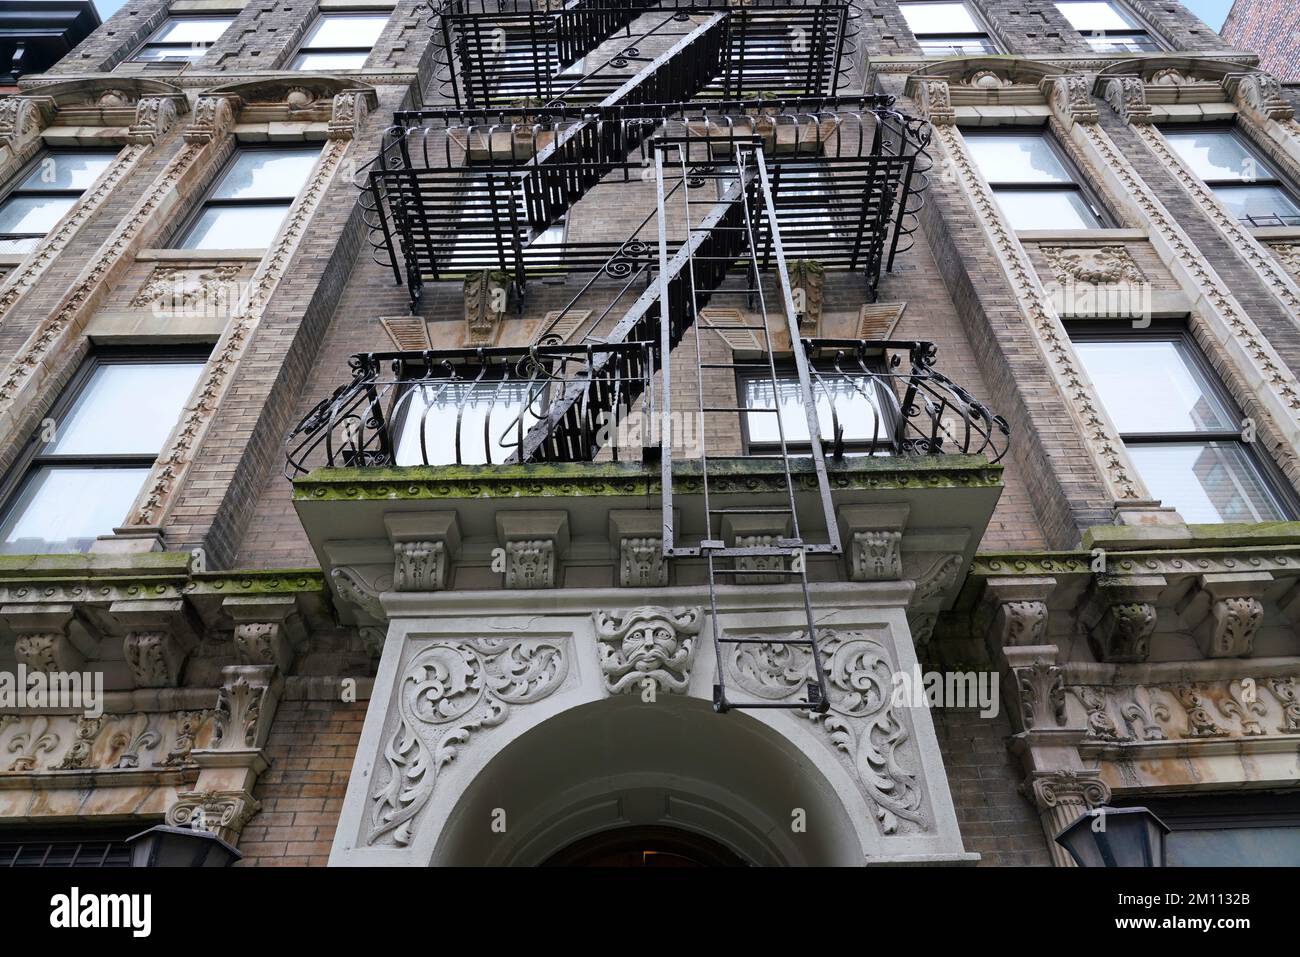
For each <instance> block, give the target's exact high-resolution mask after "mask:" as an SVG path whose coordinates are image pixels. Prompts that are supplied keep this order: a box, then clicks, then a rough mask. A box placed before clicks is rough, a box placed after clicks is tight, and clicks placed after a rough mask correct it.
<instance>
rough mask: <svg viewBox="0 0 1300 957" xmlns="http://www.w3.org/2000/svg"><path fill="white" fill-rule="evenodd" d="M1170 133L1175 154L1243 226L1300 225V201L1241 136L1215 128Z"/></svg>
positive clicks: (1171, 130) (1174, 130) (1171, 131)
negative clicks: (1245, 224)
mask: <svg viewBox="0 0 1300 957" xmlns="http://www.w3.org/2000/svg"><path fill="white" fill-rule="evenodd" d="M1164 134H1165V138H1166V139H1168V140H1169V145H1170V146H1172V147H1173V148H1174V152H1176V153H1177V154H1178V155H1179V156H1180V157H1182V160H1183V162H1184V163H1186V164H1187V165H1188V166H1189V167H1191V170H1192V172H1193V173H1195V174H1196V175H1197V176H1199V177H1200V178H1201V179H1202V180H1204V181H1205V185H1206V186H1208V187H1210V189H1211V190H1213V192H1214V195H1215V196H1216V197H1217V198H1218V200H1219V202H1221V203H1223V205H1224V206H1226V207H1228V211H1229V212H1231V213H1232V215H1234V216H1236V217H1237V218H1238V219H1239V220H1241V221H1242V222H1243V223H1247V224H1249V225H1251V226H1300V200H1297V198H1296V194H1295V193H1294V192H1292V190H1291V189H1290V188H1289V186H1288V185H1287V184H1286V183H1284V182H1283V181H1282V178H1281V177H1280V176H1278V174H1277V172H1276V171H1275V170H1274V169H1273V167H1272V166H1270V165H1269V164H1268V163H1266V162H1265V161H1264V160H1263V158H1261V157H1260V155H1259V154H1258V153H1256V152H1255V150H1254V149H1253V148H1252V147H1251V145H1250V143H1249V142H1248V141H1247V140H1246V138H1245V137H1244V136H1242V135H1241V134H1240V133H1239V132H1237V131H1236V130H1234V129H1230V128H1225V127H1218V128H1213V127H1211V128H1202V129H1195V130H1189V129H1170V130H1165V131H1164Z"/></svg>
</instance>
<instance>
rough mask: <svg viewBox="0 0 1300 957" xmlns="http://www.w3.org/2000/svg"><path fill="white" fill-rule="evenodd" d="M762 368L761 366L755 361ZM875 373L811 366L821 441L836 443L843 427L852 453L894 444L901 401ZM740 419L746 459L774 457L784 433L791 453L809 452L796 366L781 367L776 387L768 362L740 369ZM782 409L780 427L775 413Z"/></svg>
mask: <svg viewBox="0 0 1300 957" xmlns="http://www.w3.org/2000/svg"><path fill="white" fill-rule="evenodd" d="M755 364H756V365H758V364H759V363H755ZM871 371H873V370H868V369H865V368H864V369H856V368H848V369H846V371H845V372H837V371H836V370H835V369H833V368H831V367H829V366H828V367H825V368H823V367H820V366H813V367H812V369H811V376H810V384H811V386H812V392H813V403H814V405H815V406H816V407H817V423H818V426H819V427H820V429H819V431H820V437H821V439H822V440H823V441H824V442H832V441H834V438H835V429H837V428H838V429H840V430H842V431H841V437H842V440H843V442H844V447H845V448H846V449H848V450H850V451H859V452H868V451H874V452H876V453H877V454H879V453H880V452H882V451H887V450H889V449H890V448H891V446H892V444H893V438H894V431H895V429H896V426H897V420H898V401H897V399H896V397H895V396H894V394H893V393H892V392H890V391H889V388H888V387H887V386H886V385H885V384H884V381H883V380H882V379H879V378H876V377H875V376H873V375H871V374H870V372H871ZM739 393H740V406H741V408H743V409H746V410H748V411H746V412H745V413H744V415H743V416H742V417H741V429H742V432H743V439H744V448H745V454H746V455H776V454H780V451H781V433H782V432H784V433H785V445H786V448H787V449H788V450H789V451H792V452H800V451H807V450H808V449H809V448H810V445H811V444H810V443H809V441H808V417H807V415H806V413H805V412H804V403H803V397H802V393H801V390H800V388H799V377H798V375H797V374H796V373H795V370H794V368H793V367H789V366H787V367H784V368H783V367H782V366H781V365H778V366H777V378H776V382H775V385H774V384H773V381H772V377H771V375H770V373H769V372H768V371H767V369H766V366H765V364H764V365H761V367H760V368H756V369H753V370H742V374H741V375H740V378H739ZM777 409H779V410H780V425H779V427H778V423H777V416H776V414H775V411H776V410H777Z"/></svg>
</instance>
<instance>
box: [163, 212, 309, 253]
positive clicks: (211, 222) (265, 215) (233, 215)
mask: <svg viewBox="0 0 1300 957" xmlns="http://www.w3.org/2000/svg"><path fill="white" fill-rule="evenodd" d="M288 212H289V204H288V203H274V204H267V205H265V206H210V207H209V208H207V209H205V210H204V211H203V214H202V215H201V216H199V218H198V221H197V222H195V224H194V226H193V228H191V229H190V231H189V233H188V234H187V235H186V236H185V239H184V241H183V242H182V243H181V248H182V249H263V248H265V247H267V246H269V245H271V240H272V239H274V238H275V234H276V232H277V231H278V230H279V229H280V224H281V223H283V222H284V217H285V214H286V213H288Z"/></svg>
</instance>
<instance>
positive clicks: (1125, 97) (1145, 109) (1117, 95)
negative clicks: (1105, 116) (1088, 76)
mask: <svg viewBox="0 0 1300 957" xmlns="http://www.w3.org/2000/svg"><path fill="white" fill-rule="evenodd" d="M1097 84H1098V87H1099V89H1098V92H1099V93H1100V94H1101V95H1102V97H1103V98H1104V99H1105V100H1106V103H1107V104H1108V105H1109V106H1110V108H1111V109H1112V110H1114V111H1115V113H1116V114H1118V115H1119V118H1120V119H1122V120H1123V121H1124V122H1125V123H1150V122H1151V107H1150V105H1149V104H1148V103H1147V88H1146V84H1144V83H1143V82H1142V78H1141V77H1138V76H1112V77H1100V78H1098V80H1097Z"/></svg>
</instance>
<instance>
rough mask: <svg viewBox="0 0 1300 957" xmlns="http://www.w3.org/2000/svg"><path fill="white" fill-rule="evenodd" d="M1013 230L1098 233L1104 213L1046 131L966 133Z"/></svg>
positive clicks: (972, 152) (982, 171)
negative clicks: (1097, 229)
mask: <svg viewBox="0 0 1300 957" xmlns="http://www.w3.org/2000/svg"><path fill="white" fill-rule="evenodd" d="M962 135H963V136H964V137H965V139H966V144H967V146H969V148H970V151H971V155H973V156H974V157H975V162H976V164H978V166H979V168H980V172H981V173H983V174H984V178H985V179H986V180H988V183H989V185H990V186H991V187H993V194H994V195H995V196H996V197H997V200H998V205H999V206H1000V207H1001V208H1002V213H1003V215H1005V216H1006V217H1007V220H1008V221H1009V222H1010V223H1011V228H1012V229H1096V228H1098V227H1100V226H1102V225H1103V223H1102V217H1101V211H1100V210H1099V209H1098V208H1097V206H1096V205H1095V204H1094V203H1093V202H1092V201H1091V198H1090V197H1089V196H1088V195H1087V194H1086V193H1085V192H1084V191H1083V188H1082V187H1081V186H1080V185H1079V181H1078V177H1077V175H1076V174H1075V173H1074V170H1073V169H1072V168H1071V166H1070V165H1069V160H1068V158H1067V157H1066V156H1065V155H1064V154H1062V153H1061V152H1060V150H1058V149H1057V147H1056V145H1055V143H1053V142H1052V138H1051V136H1049V135H1048V134H1047V133H1046V132H1045V131H1042V130H1037V131H1026V132H976V131H974V130H971V131H969V132H964V133H963V134H962Z"/></svg>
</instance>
